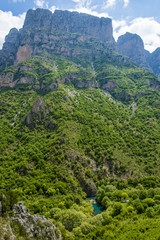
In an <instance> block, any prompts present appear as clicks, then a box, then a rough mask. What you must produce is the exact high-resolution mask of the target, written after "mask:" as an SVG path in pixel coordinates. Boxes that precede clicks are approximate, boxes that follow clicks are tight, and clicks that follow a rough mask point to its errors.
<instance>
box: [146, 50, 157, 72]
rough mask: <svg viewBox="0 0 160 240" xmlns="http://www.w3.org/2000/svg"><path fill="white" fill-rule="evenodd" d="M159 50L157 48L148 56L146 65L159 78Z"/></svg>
mask: <svg viewBox="0 0 160 240" xmlns="http://www.w3.org/2000/svg"><path fill="white" fill-rule="evenodd" d="M159 62H160V48H157V49H156V50H155V51H154V52H152V53H151V54H150V55H149V56H148V63H149V65H150V66H151V68H152V70H153V72H154V73H155V74H156V75H157V76H158V77H160V64H159Z"/></svg>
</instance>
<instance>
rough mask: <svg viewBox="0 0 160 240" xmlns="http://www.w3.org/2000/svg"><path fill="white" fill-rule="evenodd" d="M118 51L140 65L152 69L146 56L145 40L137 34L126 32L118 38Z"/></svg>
mask: <svg viewBox="0 0 160 240" xmlns="http://www.w3.org/2000/svg"><path fill="white" fill-rule="evenodd" d="M117 48H118V51H119V52H120V53H121V54H122V55H125V56H128V57H129V58H131V59H132V60H133V61H135V62H136V63H137V64H138V65H139V66H140V67H142V68H144V69H146V70H151V69H150V67H149V65H148V63H147V61H146V58H145V50H144V44H143V40H142V39H141V38H140V36H138V35H137V34H132V33H128V32H127V33H126V34H124V35H122V36H120V37H119V38H118V41H117Z"/></svg>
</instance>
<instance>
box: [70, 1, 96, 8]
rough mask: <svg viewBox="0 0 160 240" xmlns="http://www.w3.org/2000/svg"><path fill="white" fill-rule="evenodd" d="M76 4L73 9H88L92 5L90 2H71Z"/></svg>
mask: <svg viewBox="0 0 160 240" xmlns="http://www.w3.org/2000/svg"><path fill="white" fill-rule="evenodd" d="M72 2H75V3H76V7H75V8H89V7H90V6H91V4H92V0H72Z"/></svg>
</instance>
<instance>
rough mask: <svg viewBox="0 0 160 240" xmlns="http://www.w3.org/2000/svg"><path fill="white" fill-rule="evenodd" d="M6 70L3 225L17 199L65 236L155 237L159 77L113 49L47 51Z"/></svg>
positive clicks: (1, 119)
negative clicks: (93, 53) (87, 55)
mask: <svg viewBox="0 0 160 240" xmlns="http://www.w3.org/2000/svg"><path fill="white" fill-rule="evenodd" d="M6 73H12V74H13V77H14V81H17V84H16V85H15V86H14V87H13V88H1V90H0V198H1V202H2V205H3V208H2V209H3V214H2V215H3V218H0V221H1V224H2V226H3V221H4V217H7V215H10V214H12V212H11V210H12V206H13V204H14V203H16V202H17V201H20V200H23V202H24V203H25V205H26V206H27V207H29V209H30V211H31V213H36V214H43V215H45V216H46V217H47V218H48V219H50V220H51V221H52V222H53V223H55V224H57V226H58V227H59V229H60V230H61V232H62V236H63V239H160V234H159V227H158V226H159V224H160V218H159V217H160V179H159V171H160V141H159V140H160V139H159V130H160V93H159V90H158V87H159V79H158V78H157V77H156V76H155V75H154V74H153V73H151V72H149V71H145V70H143V69H141V68H138V67H137V66H136V65H135V64H133V63H131V62H130V61H128V62H127V61H126V62H123V61H122V60H121V58H120V56H119V55H118V54H116V53H114V54H113V56H112V57H109V56H108V55H104V56H102V57H99V58H96V59H95V60H94V62H89V61H87V60H86V59H81V58H80V59H78V58H75V59H72V61H71V60H69V59H67V58H64V57H61V56H55V55H49V54H43V55H41V56H34V57H32V58H30V59H28V60H27V61H25V62H22V63H20V64H18V65H14V66H11V67H9V68H7V69H6V70H5V71H4V72H3V74H6ZM22 77H25V78H29V79H32V84H28V83H21V82H20V83H19V82H18V81H19V79H21V78H22ZM3 195H5V196H6V198H5V199H7V200H4V199H3ZM95 195H97V201H98V202H99V204H101V205H102V206H103V207H104V209H105V210H104V211H103V212H102V213H100V214H98V215H94V214H93V209H92V205H91V203H90V202H89V200H86V197H87V196H88V197H89V196H95ZM123 200H128V201H123ZM6 221H7V220H6ZM13 228H14V231H15V233H16V235H17V239H28V238H27V237H26V235H25V233H24V232H23V233H22V231H20V229H19V226H18V225H17V226H13ZM2 232H3V231H2V229H0V234H1V235H2V234H3V233H2ZM1 235H0V236H1ZM129 236H130V238H129Z"/></svg>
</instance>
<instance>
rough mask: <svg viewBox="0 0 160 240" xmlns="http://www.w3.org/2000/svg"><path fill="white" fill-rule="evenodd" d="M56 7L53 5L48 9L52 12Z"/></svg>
mask: <svg viewBox="0 0 160 240" xmlns="http://www.w3.org/2000/svg"><path fill="white" fill-rule="evenodd" d="M56 9H57V8H56V6H54V5H53V6H52V7H50V8H49V10H50V11H51V12H52V13H54V11H55V10H56Z"/></svg>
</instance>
